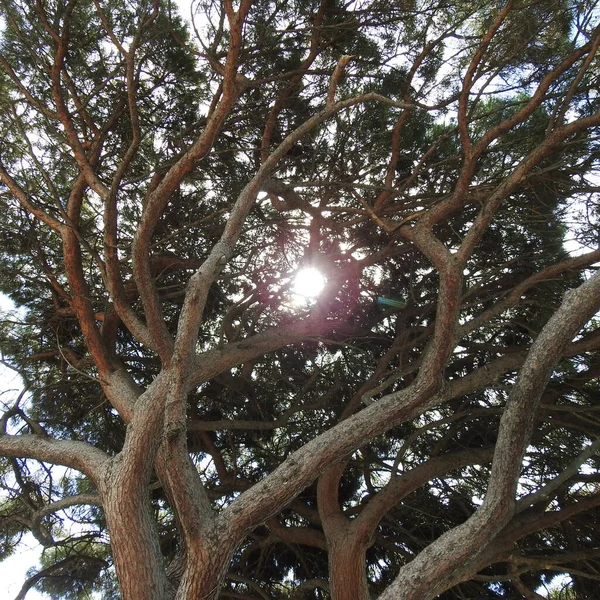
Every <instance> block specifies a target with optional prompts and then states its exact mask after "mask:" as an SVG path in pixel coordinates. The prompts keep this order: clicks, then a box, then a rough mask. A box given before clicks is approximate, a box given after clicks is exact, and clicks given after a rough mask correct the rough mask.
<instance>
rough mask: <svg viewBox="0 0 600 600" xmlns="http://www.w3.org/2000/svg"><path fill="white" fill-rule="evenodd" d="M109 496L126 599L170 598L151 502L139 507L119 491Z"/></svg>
mask: <svg viewBox="0 0 600 600" xmlns="http://www.w3.org/2000/svg"><path fill="white" fill-rule="evenodd" d="M107 496H108V497H107ZM107 496H105V499H104V511H105V514H106V522H107V525H108V530H109V533H110V541H111V549H112V555H113V558H114V561H115V568H116V571H117V578H118V580H119V586H120V589H121V598H122V600H140V599H141V598H143V599H144V600H166V599H167V598H168V597H169V593H168V586H167V579H166V574H165V568H164V564H163V558H162V554H161V551H160V547H159V544H158V535H157V534H156V531H155V525H154V519H153V516H152V513H151V511H150V504H149V502H148V504H147V506H139V505H137V502H131V501H129V500H128V499H127V498H122V497H120V495H119V494H118V493H115V494H108V495H107Z"/></svg>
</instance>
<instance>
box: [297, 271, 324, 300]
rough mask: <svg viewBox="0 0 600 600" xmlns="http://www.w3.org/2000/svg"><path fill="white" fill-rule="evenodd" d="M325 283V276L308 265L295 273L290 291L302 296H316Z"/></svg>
mask: <svg viewBox="0 0 600 600" xmlns="http://www.w3.org/2000/svg"><path fill="white" fill-rule="evenodd" d="M326 283H327V281H326V279H325V277H323V275H322V274H321V273H320V272H319V271H318V270H317V269H313V268H312V267H309V268H306V269H302V270H301V271H298V273H296V277H294V285H293V287H292V291H293V292H294V294H295V295H297V296H301V297H302V298H316V297H317V296H318V295H319V294H320V293H321V292H322V291H323V288H324V287H325V284H326Z"/></svg>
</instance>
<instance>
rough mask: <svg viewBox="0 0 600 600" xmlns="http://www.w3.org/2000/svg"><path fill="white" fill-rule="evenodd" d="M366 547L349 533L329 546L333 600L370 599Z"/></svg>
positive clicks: (343, 534) (337, 538)
mask: <svg viewBox="0 0 600 600" xmlns="http://www.w3.org/2000/svg"><path fill="white" fill-rule="evenodd" d="M365 552H366V548H365V547H364V546H363V545H362V544H356V543H354V541H353V540H352V539H351V536H349V535H347V533H342V534H341V535H339V537H338V536H336V538H335V540H333V543H332V544H330V547H329V581H330V586H331V599H332V600H370V595H369V587H368V584H367V574H366V571H365V565H366V561H365Z"/></svg>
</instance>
